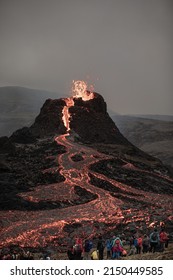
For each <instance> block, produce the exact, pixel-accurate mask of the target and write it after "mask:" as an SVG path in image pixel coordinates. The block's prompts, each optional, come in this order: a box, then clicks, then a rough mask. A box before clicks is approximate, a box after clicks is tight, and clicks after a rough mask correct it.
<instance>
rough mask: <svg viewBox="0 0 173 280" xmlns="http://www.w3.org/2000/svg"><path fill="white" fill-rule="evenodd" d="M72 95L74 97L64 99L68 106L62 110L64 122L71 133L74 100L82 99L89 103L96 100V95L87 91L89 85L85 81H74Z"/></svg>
mask: <svg viewBox="0 0 173 280" xmlns="http://www.w3.org/2000/svg"><path fill="white" fill-rule="evenodd" d="M72 93H73V96H72V97H69V98H64V101H65V103H66V106H64V108H63V110H62V114H63V116H62V120H63V123H64V126H65V127H66V128H67V131H70V112H69V108H70V107H72V106H74V99H77V98H81V99H82V100H83V101H88V100H91V99H93V98H94V93H93V92H89V91H87V84H86V83H85V82H84V81H73V86H72Z"/></svg>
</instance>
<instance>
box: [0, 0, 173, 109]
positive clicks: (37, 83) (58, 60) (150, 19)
mask: <svg viewBox="0 0 173 280" xmlns="http://www.w3.org/2000/svg"><path fill="white" fill-rule="evenodd" d="M172 31H173V1H172V0H0V85H1V86H4V85H20V86H27V87H30V88H38V89H44V90H50V91H56V92H58V93H61V94H62V96H66V95H69V89H70V86H71V82H72V80H73V79H74V80H78V79H79V80H80V79H82V80H88V81H89V84H94V86H95V91H97V92H99V93H100V94H102V95H103V97H104V98H105V100H106V102H107V104H108V106H109V108H110V109H112V110H114V111H116V112H118V113H122V114H128V113H130V114H173V79H172V78H173V77H172V73H173V71H172V70H173V60H172V49H173V35H172V34H173V32H172Z"/></svg>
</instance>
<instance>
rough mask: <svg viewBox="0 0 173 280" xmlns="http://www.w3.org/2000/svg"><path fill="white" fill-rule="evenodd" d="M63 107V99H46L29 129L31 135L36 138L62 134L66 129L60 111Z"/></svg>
mask: <svg viewBox="0 0 173 280" xmlns="http://www.w3.org/2000/svg"><path fill="white" fill-rule="evenodd" d="M65 105H66V104H65V101H64V100H63V99H54V100H52V99H47V100H46V102H45V103H44V105H43V107H42V108H41V110H40V114H39V115H38V116H37V117H36V119H35V122H34V124H33V125H32V126H31V127H30V130H31V132H32V134H33V135H35V136H36V137H44V136H49V135H56V134H64V133H65V132H66V129H65V127H64V124H63V121H62V110H63V107H64V106H65Z"/></svg>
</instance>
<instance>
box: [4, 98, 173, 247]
mask: <svg viewBox="0 0 173 280" xmlns="http://www.w3.org/2000/svg"><path fill="white" fill-rule="evenodd" d="M72 105H73V103H72V102H70V103H68V106H72ZM68 106H67V108H66V109H64V114H65V116H66V117H64V118H65V120H64V121H66V127H67V131H68V130H70V126H69V119H68ZM55 141H56V142H57V144H58V145H62V146H64V147H65V148H66V152H64V153H63V154H60V155H57V156H56V157H55V159H54V160H55V162H57V166H59V167H57V169H56V168H54V169H53V168H52V169H51V168H50V169H49V171H51V172H52V173H56V172H58V171H59V172H60V174H61V175H62V176H63V177H64V181H63V182H58V183H53V184H45V185H39V186H36V187H34V188H32V189H31V190H30V191H27V192H21V193H20V194H19V197H21V198H22V199H24V200H25V201H30V202H33V203H39V202H40V201H46V202H48V203H52V204H51V205H53V206H54V207H52V209H44V210H35V211H32V210H31V211H19V210H10V211H5V210H4V211H1V213H0V218H1V225H2V226H1V231H0V246H1V247H5V246H9V245H12V244H17V245H19V246H22V247H35V248H40V247H46V246H49V247H52V248H56V250H59V251H62V250H63V246H66V244H67V243H68V240H69V238H74V237H75V236H77V235H78V236H79V235H80V236H81V237H83V238H86V237H94V236H96V235H98V234H99V233H101V234H106V233H107V234H112V233H113V232H116V231H117V230H123V231H124V230H125V231H128V230H130V229H131V227H133V226H134V224H135V228H137V229H141V230H142V229H144V230H145V229H146V227H150V226H153V225H155V224H156V223H157V222H159V221H161V220H162V219H163V217H164V219H167V220H169V221H170V222H172V220H173V195H168V194H163V193H162V194H160V193H155V192H152V191H150V192H148V191H144V190H142V189H139V188H135V187H134V186H133V185H130V184H129V183H128V184H127V183H125V182H120V180H117V179H115V178H113V177H111V176H107V175H106V174H105V173H104V170H103V172H97V171H96V170H94V168H93V166H94V165H96V164H99V163H101V162H104V163H106V162H108V164H107V168H108V169H110V161H111V160H114V161H115V162H116V161H121V170H123V172H133V173H135V172H136V173H137V176H136V177H137V179H136V180H138V177H140V176H148V178H151V177H152V176H153V177H154V178H155V180H156V182H158V184H159V182H160V181H161V180H163V181H164V182H166V183H167V184H168V185H172V182H173V181H172V179H171V178H169V177H168V176H166V175H162V174H160V173H157V172H154V171H148V170H145V169H141V168H140V167H138V166H135V165H134V164H132V163H130V162H128V161H127V160H125V159H121V160H120V159H118V158H116V157H113V156H109V155H106V154H104V153H101V152H98V151H97V150H96V149H94V148H92V147H89V146H85V145H84V144H82V143H79V142H76V141H75V139H74V136H73V133H71V134H70V133H67V134H64V135H60V136H58V137H56V138H55ZM43 172H47V170H46V169H45V170H43ZM64 248H66V247H64Z"/></svg>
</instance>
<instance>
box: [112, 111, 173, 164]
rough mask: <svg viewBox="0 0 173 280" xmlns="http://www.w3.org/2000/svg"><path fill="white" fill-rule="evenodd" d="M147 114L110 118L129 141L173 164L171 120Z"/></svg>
mask: <svg viewBox="0 0 173 280" xmlns="http://www.w3.org/2000/svg"><path fill="white" fill-rule="evenodd" d="M149 116H150V115H149ZM149 116H148V115H146V118H143V117H139V116H138V117H137V116H126V115H124V116H122V115H114V116H112V119H113V120H114V122H115V123H116V125H117V126H118V128H119V129H120V131H121V133H122V134H123V135H124V136H125V137H126V138H127V139H128V140H129V141H130V142H132V143H133V144H134V145H136V146H137V147H138V148H140V149H142V150H143V151H145V152H147V153H149V154H150V155H152V156H155V157H157V158H159V159H160V160H162V161H163V163H164V164H167V165H171V166H173V121H165V120H155V119H149ZM161 117H162V116H161ZM167 117H169V116H167ZM168 119H169V118H168ZM170 119H171V116H170Z"/></svg>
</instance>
